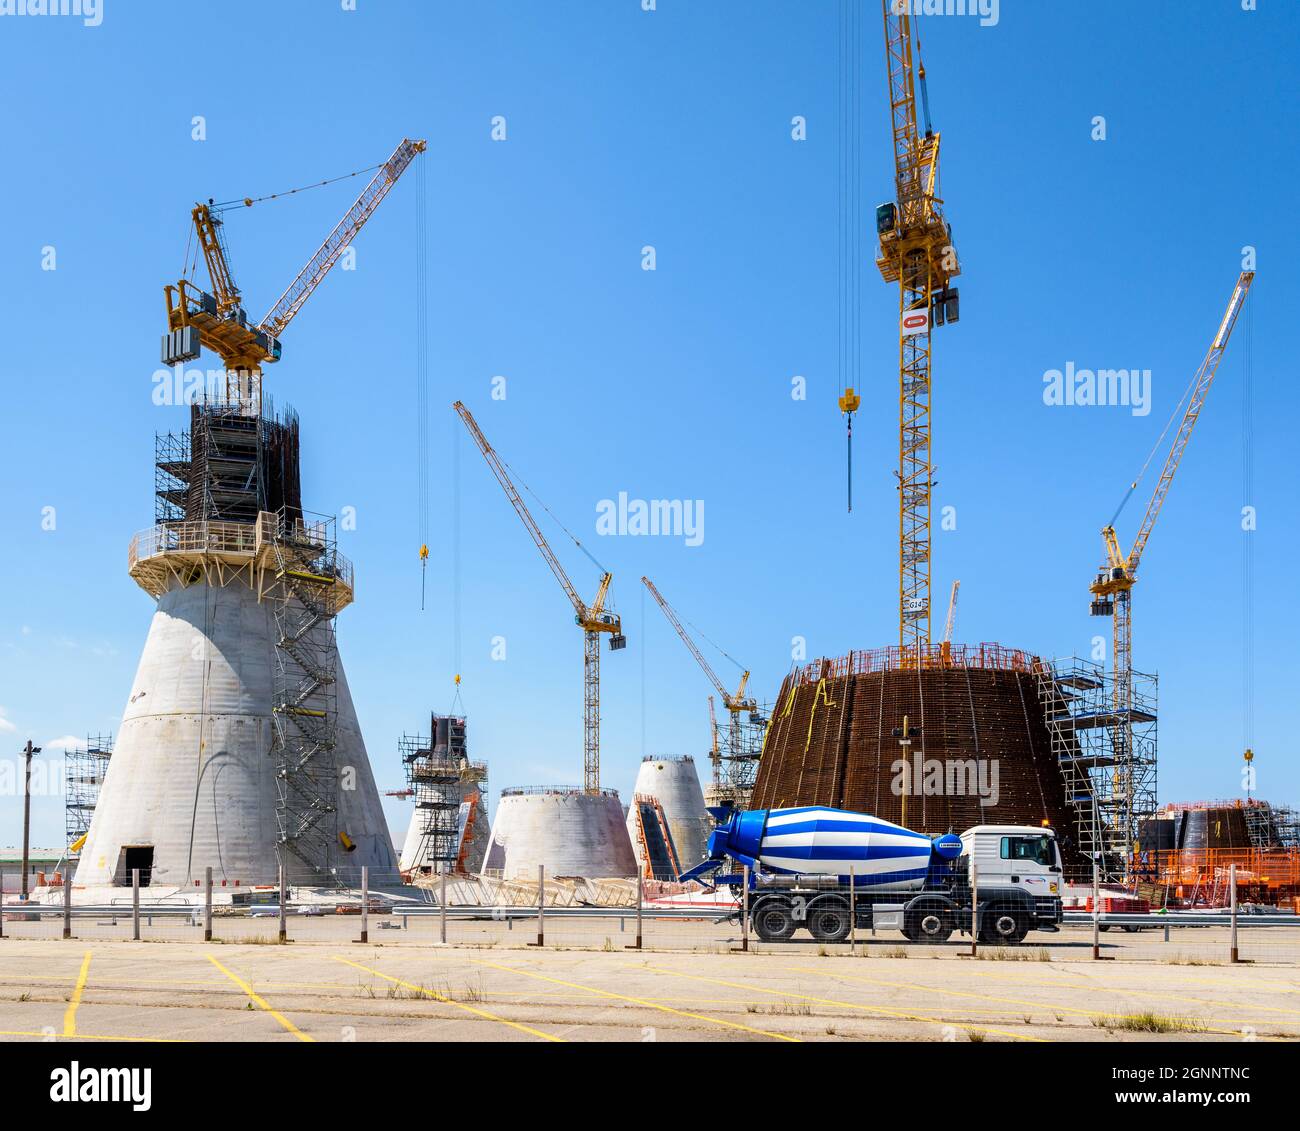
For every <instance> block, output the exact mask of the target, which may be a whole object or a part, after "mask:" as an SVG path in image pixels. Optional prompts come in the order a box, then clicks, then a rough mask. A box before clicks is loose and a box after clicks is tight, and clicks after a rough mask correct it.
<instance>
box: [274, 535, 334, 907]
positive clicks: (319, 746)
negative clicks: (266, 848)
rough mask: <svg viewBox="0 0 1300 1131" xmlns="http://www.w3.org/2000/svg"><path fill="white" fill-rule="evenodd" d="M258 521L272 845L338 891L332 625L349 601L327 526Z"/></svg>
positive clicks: (284, 861)
mask: <svg viewBox="0 0 1300 1131" xmlns="http://www.w3.org/2000/svg"><path fill="white" fill-rule="evenodd" d="M259 521H261V522H267V523H268V524H271V525H273V527H274V529H273V530H272V531H270V534H271V538H270V542H271V548H272V553H273V556H274V563H275V569H274V577H275V584H274V586H273V587H272V588H271V589H270V590H269V595H270V596H271V597H272V599H273V600H274V611H275V629H276V642H275V668H274V672H273V678H272V718H273V720H274V727H273V731H272V744H271V755H272V758H273V759H274V763H275V780H276V791H277V798H276V821H277V826H278V827H277V844H278V846H279V852H278V855H279V860H280V863H281V864H282V865H283V866H285V868H286V871H287V870H288V865H289V859H288V855H289V854H292V855H294V856H296V857H297V858H298V860H300V861H301V862H302V863H303V864H305V865H306V867H307V869H308V871H309V874H310V875H311V876H312V878H313V879H314V880H315V881H316V882H318V883H334V882H337V869H336V867H335V860H336V854H337V847H338V845H339V844H340V843H343V844H344V846H345V847H346V842H345V841H343V840H342V837H343V836H344V834H345V833H346V830H340V829H339V827H338V790H339V774H338V767H337V765H336V764H335V747H336V745H337V736H338V717H337V697H338V696H337V678H338V641H337V637H336V633H335V618H336V616H337V613H338V611H339V609H340V608H341V607H342V606H343V605H345V604H346V603H347V602H348V601H350V600H351V591H350V588H349V587H348V585H347V584H346V583H345V581H344V575H345V573H346V568H345V565H344V562H343V560H342V559H341V558H340V557H339V555H338V548H337V544H336V541H335V533H334V519H333V518H328V517H324V516H316V515H313V516H310V517H309V518H308V519H304V518H302V517H294V516H291V515H288V514H286V513H285V512H284V511H281V512H280V513H279V514H278V515H269V514H264V515H262V516H260V519H259Z"/></svg>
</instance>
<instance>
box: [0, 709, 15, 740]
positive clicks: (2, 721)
mask: <svg viewBox="0 0 1300 1131" xmlns="http://www.w3.org/2000/svg"><path fill="white" fill-rule="evenodd" d="M7 716H8V712H7V711H6V710H5V709H4V708H3V707H0V734H11V733H13V732H14V731H16V730H17V729H18V728H17V727H16V726H14V724H13V723H11V722H10V721H9V719H8V717H7Z"/></svg>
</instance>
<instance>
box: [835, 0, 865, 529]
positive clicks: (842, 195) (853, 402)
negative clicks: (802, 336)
mask: <svg viewBox="0 0 1300 1131" xmlns="http://www.w3.org/2000/svg"><path fill="white" fill-rule="evenodd" d="M860 21H861V11H860V6H859V5H858V4H857V3H856V2H855V0H840V6H839V71H838V73H837V76H836V97H837V101H838V111H839V123H838V125H839V145H838V148H837V169H836V172H837V177H838V182H839V208H838V210H837V213H836V216H837V230H836V253H837V256H836V258H837V262H836V289H837V292H838V300H839V304H838V326H837V342H836V352H837V358H836V364H837V367H838V370H839V374H838V376H839V400H838V404H839V408H840V412H841V413H842V414H843V415H844V417H845V419H846V423H847V441H846V443H847V457H848V460H847V467H848V470H847V484H848V509H849V510H850V511H852V510H853V414H854V413H855V412H856V411H857V410H858V408H859V407H860V406H861V404H862V398H861V396H859V395H858V392H857V390H858V389H859V388H860V387H861V363H862V346H861V343H862V191H861V189H862V146H861V134H862V122H861V112H862V97H861V89H860V82H861V78H860V76H861V70H862V67H861V43H862V32H861V22H860Z"/></svg>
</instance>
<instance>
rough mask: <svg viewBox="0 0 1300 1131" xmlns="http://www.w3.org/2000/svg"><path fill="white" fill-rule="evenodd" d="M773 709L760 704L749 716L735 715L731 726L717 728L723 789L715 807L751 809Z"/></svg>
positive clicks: (713, 801) (715, 802)
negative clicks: (727, 806) (755, 782)
mask: <svg viewBox="0 0 1300 1131" xmlns="http://www.w3.org/2000/svg"><path fill="white" fill-rule="evenodd" d="M769 715H770V707H769V705H767V704H760V705H759V706H758V708H757V709H755V710H753V711H750V712H749V713H748V714H747V715H739V714H738V715H734V716H733V721H732V724H731V725H730V726H728V727H725V728H722V727H719V728H718V755H719V757H720V759H721V762H722V788H721V789H720V790H719V791H718V796H717V799H716V800H713V799H711V803H712V804H715V805H732V806H734V807H735V808H736V809H748V808H749V807H750V803H751V802H752V800H753V796H754V781H755V780H756V779H757V777H758V763H759V760H760V759H761V757H762V754H763V743H764V740H765V739H766V737H767V724H768V718H769Z"/></svg>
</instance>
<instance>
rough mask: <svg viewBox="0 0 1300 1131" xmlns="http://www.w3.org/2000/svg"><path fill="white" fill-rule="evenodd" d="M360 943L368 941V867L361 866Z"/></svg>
mask: <svg viewBox="0 0 1300 1131" xmlns="http://www.w3.org/2000/svg"><path fill="white" fill-rule="evenodd" d="M360 941H361V942H369V941H370V866H369V865H368V864H362V865H361V939H360Z"/></svg>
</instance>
